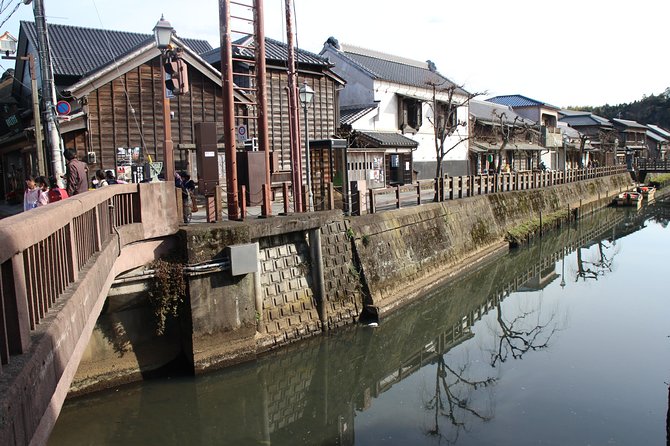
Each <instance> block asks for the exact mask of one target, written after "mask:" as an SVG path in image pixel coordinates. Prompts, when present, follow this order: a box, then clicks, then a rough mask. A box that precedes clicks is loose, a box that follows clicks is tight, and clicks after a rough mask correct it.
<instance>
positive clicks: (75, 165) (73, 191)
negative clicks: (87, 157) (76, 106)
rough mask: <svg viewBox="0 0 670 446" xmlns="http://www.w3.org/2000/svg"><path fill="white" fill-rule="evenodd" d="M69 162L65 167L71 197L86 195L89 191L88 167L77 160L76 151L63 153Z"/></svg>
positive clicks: (70, 150) (69, 150)
mask: <svg viewBox="0 0 670 446" xmlns="http://www.w3.org/2000/svg"><path fill="white" fill-rule="evenodd" d="M63 155H64V156H65V159H66V160H67V165H66V167H65V182H66V183H67V184H66V188H65V189H66V190H67V193H68V195H69V196H73V195H77V194H81V193H84V192H86V191H87V190H88V167H87V166H86V164H85V163H83V162H81V161H79V160H78V159H77V152H76V150H74V149H65V152H64V153H63Z"/></svg>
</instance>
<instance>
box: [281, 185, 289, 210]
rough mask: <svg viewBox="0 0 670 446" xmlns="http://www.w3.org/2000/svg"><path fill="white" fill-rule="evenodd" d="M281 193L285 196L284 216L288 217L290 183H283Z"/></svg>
mask: <svg viewBox="0 0 670 446" xmlns="http://www.w3.org/2000/svg"><path fill="white" fill-rule="evenodd" d="M281 193H282V195H283V196H284V215H288V183H287V182H283V183H282V185H281Z"/></svg>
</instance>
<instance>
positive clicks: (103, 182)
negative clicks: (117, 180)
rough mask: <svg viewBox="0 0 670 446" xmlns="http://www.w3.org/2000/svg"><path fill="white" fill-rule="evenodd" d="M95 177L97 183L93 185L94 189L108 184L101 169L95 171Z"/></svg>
mask: <svg viewBox="0 0 670 446" xmlns="http://www.w3.org/2000/svg"><path fill="white" fill-rule="evenodd" d="M95 179H96V180H97V181H98V182H97V184H96V185H95V188H96V189H100V188H101V187H105V186H109V183H107V178H105V172H103V171H102V169H98V170H96V171H95Z"/></svg>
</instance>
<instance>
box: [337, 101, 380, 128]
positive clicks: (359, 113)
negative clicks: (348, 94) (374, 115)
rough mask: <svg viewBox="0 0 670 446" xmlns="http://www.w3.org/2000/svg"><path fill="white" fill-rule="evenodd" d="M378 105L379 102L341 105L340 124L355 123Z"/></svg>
mask: <svg viewBox="0 0 670 446" xmlns="http://www.w3.org/2000/svg"><path fill="white" fill-rule="evenodd" d="M377 107H378V105H377V104H372V105H354V106H348V107H340V124H353V123H354V122H356V121H357V120H358V119H359V118H361V117H363V116H365V115H366V114H367V113H369V112H371V111H372V110H374V109H376V108H377Z"/></svg>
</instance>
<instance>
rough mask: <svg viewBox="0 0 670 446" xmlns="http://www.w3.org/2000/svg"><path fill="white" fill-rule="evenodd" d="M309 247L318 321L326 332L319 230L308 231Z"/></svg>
mask: <svg viewBox="0 0 670 446" xmlns="http://www.w3.org/2000/svg"><path fill="white" fill-rule="evenodd" d="M308 234H309V247H310V251H311V258H312V265H313V266H314V268H313V270H312V279H313V280H314V283H315V284H316V287H315V288H316V297H317V299H318V303H319V307H318V309H319V319H320V320H321V329H322V330H323V331H328V297H327V296H326V285H325V280H324V274H323V251H322V248H321V228H315V229H310V230H309V233H308Z"/></svg>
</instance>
